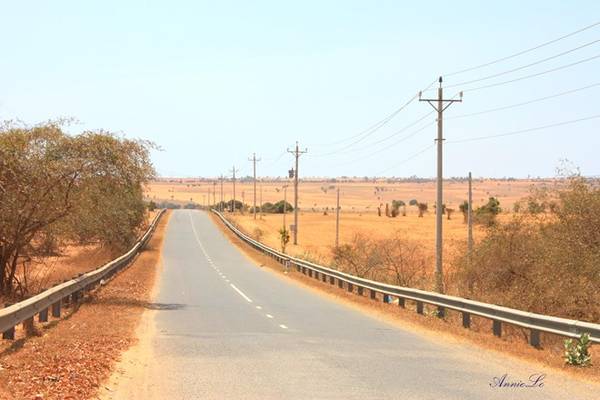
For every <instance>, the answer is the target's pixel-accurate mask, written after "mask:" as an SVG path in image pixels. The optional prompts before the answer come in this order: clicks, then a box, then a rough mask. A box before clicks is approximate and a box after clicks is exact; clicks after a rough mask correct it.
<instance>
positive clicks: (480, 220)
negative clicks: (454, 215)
mask: <svg viewBox="0 0 600 400" xmlns="http://www.w3.org/2000/svg"><path fill="white" fill-rule="evenodd" d="M501 211H502V209H501V208H500V201H499V200H498V199H497V198H495V197H490V198H489V199H488V202H487V203H486V204H484V205H483V206H481V207H477V209H475V213H474V215H473V222H475V223H477V224H481V225H485V226H492V225H494V224H495V223H496V216H497V215H498V214H500V212H501Z"/></svg>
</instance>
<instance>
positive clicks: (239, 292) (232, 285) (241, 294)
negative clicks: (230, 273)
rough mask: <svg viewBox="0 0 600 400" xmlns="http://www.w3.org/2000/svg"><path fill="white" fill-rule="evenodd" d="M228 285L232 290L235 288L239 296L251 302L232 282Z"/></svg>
mask: <svg viewBox="0 0 600 400" xmlns="http://www.w3.org/2000/svg"><path fill="white" fill-rule="evenodd" d="M229 286H231V287H232V288H233V290H235V291H236V292H238V294H239V295H240V296H242V297H243V298H244V299H245V300H246V301H247V302H248V303H252V300H251V299H250V297H248V296H246V295H245V294H244V292H242V291H241V290H240V289H238V288H237V287H236V286H235V285H234V284H233V283H230V284H229Z"/></svg>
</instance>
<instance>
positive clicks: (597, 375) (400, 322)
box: [211, 213, 600, 383]
mask: <svg viewBox="0 0 600 400" xmlns="http://www.w3.org/2000/svg"><path fill="white" fill-rule="evenodd" d="M211 218H212V220H213V222H214V223H215V225H216V226H218V227H219V229H221V231H222V232H223V234H224V235H225V236H226V237H227V238H228V239H229V240H230V241H231V242H232V243H233V244H234V245H235V246H236V247H238V248H239V249H240V251H242V253H243V254H245V255H246V256H247V257H248V258H249V259H250V260H252V261H253V262H254V263H256V264H258V265H259V266H261V267H268V269H269V270H270V271H271V272H273V273H274V274H276V275H278V276H280V277H281V278H282V279H291V280H292V281H293V282H295V283H297V284H299V285H301V286H303V287H305V288H306V289H309V290H312V291H314V292H315V293H317V294H319V295H322V296H326V297H328V298H329V299H330V300H333V301H337V302H340V303H344V304H346V305H349V306H351V307H355V308H356V309H358V310H359V311H361V312H365V313H368V314H370V315H372V316H374V317H377V318H380V319H382V320H384V321H386V322H389V323H391V324H394V325H397V326H399V327H401V328H402V329H409V330H412V331H414V332H418V333H419V334H422V335H426V336H430V337H434V338H435V340H439V341H444V342H446V343H448V342H450V343H463V344H467V345H470V346H477V347H479V348H483V349H485V350H486V351H495V352H498V353H501V354H502V355H503V356H511V357H514V358H517V359H519V360H521V361H526V362H530V363H532V366H535V367H539V366H542V367H544V368H545V369H546V370H549V371H552V372H554V373H556V374H561V375H562V374H568V375H572V376H576V377H577V378H579V379H584V380H589V381H591V382H594V383H600V361H596V363H594V365H592V366H591V367H588V368H574V367H568V366H566V365H565V364H564V362H563V358H562V357H563V351H564V350H563V348H562V338H559V337H557V336H554V335H545V334H542V335H541V339H542V348H541V350H538V349H535V348H533V347H531V346H529V345H528V344H527V341H526V340H525V339H524V332H523V331H522V330H520V329H516V328H514V327H510V326H506V325H503V327H502V329H503V336H502V338H496V337H494V336H493V335H492V323H491V321H488V320H485V319H483V318H476V317H473V318H472V321H471V329H464V328H462V326H461V321H462V320H461V318H462V317H461V315H460V314H459V313H455V312H452V311H448V315H447V317H446V318H445V319H440V318H437V317H435V316H434V313H433V309H431V310H428V309H427V308H426V310H425V315H419V314H417V313H416V312H415V311H416V310H415V306H414V305H413V304H409V303H411V302H406V308H404V309H403V308H400V307H398V305H397V304H385V303H383V302H382V299H381V298H380V297H378V301H373V300H370V299H369V298H368V297H367V296H366V295H365V296H358V295H357V294H356V293H349V292H347V291H346V290H345V289H344V290H342V289H339V288H338V287H337V285H335V286H332V285H330V284H328V283H323V282H321V281H319V280H316V279H314V278H309V277H308V276H306V275H303V274H301V273H298V272H296V271H295V270H293V269H291V270H290V272H289V273H288V274H284V272H283V268H282V266H281V264H279V263H277V262H276V261H275V260H273V259H272V258H269V257H267V256H265V255H264V254H262V253H260V252H259V251H257V250H255V249H254V248H252V247H250V246H249V245H247V244H246V243H244V242H243V241H242V240H240V239H239V238H238V237H237V236H236V235H235V234H233V232H231V231H230V230H229V229H228V228H227V227H226V226H225V225H224V224H223V223H222V222H221V220H220V219H219V218H218V217H217V216H216V215H214V214H212V213H211ZM428 311H430V312H428ZM590 352H591V355H592V360H599V359H600V346H592V348H591V351H590Z"/></svg>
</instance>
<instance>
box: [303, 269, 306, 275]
mask: <svg viewBox="0 0 600 400" xmlns="http://www.w3.org/2000/svg"><path fill="white" fill-rule="evenodd" d="M302 273H303V274H304V275H306V267H302Z"/></svg>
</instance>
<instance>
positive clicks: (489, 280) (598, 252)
mask: <svg viewBox="0 0 600 400" xmlns="http://www.w3.org/2000/svg"><path fill="white" fill-rule="evenodd" d="M551 194H552V196H553V197H554V198H555V199H556V200H555V203H556V205H555V206H554V207H553V208H552V209H549V213H550V214H549V215H543V214H542V215H538V214H533V215H532V214H527V213H524V214H517V215H514V216H513V218H512V219H511V220H510V221H508V222H504V223H497V224H495V225H493V226H490V227H489V228H488V232H487V235H486V237H485V238H484V239H483V240H481V241H480V242H479V243H478V244H476V245H475V247H474V248H473V252H472V256H471V257H472V262H471V263H469V262H468V257H467V255H466V254H465V255H464V256H463V257H461V259H460V260H459V261H458V263H457V264H458V270H459V272H458V273H459V275H458V276H457V278H458V282H459V283H460V286H461V287H460V288H459V290H460V292H461V293H462V294H463V295H465V296H469V297H474V298H477V299H478V300H481V301H486V302H492V303H495V304H500V305H503V306H508V307H513V308H518V309H523V310H526V311H532V312H537V313H542V314H550V315H555V316H559V317H564V318H571V319H577V320H586V321H598V320H599V319H600V291H598V290H597V288H598V287H600V275H599V274H598V265H600V214H599V213H598V212H597V210H598V209H600V188H595V187H593V186H592V185H591V184H589V183H586V182H585V181H584V180H583V179H582V178H573V179H571V180H570V182H569V184H568V187H567V188H565V189H560V190H558V189H557V190H555V191H554V192H553V193H551Z"/></svg>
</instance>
